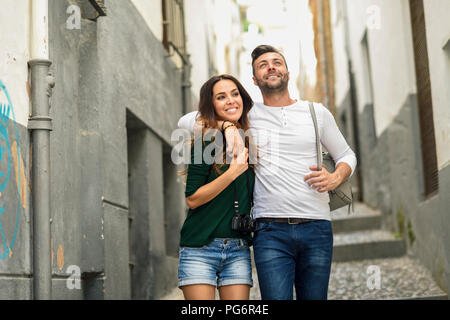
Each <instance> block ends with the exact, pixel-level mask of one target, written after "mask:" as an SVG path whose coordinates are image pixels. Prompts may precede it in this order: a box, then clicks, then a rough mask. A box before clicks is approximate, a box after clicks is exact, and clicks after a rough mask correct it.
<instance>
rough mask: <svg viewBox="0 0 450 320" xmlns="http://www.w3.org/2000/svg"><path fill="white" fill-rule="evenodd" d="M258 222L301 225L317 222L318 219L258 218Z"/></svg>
mask: <svg viewBox="0 0 450 320" xmlns="http://www.w3.org/2000/svg"><path fill="white" fill-rule="evenodd" d="M258 221H265V222H282V223H288V224H300V223H307V222H312V221H316V219H307V218H258V219H256V222H258Z"/></svg>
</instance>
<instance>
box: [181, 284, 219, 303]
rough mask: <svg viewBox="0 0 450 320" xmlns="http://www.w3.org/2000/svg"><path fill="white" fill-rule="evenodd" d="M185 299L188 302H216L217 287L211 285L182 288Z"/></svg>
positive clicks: (194, 285)
mask: <svg viewBox="0 0 450 320" xmlns="http://www.w3.org/2000/svg"><path fill="white" fill-rule="evenodd" d="M181 290H183V295H184V299H186V300H215V299H216V287H215V286H212V285H209V284H193V285H188V286H182V287H181Z"/></svg>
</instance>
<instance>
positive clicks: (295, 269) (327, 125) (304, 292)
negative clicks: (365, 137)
mask: <svg viewBox="0 0 450 320" xmlns="http://www.w3.org/2000/svg"><path fill="white" fill-rule="evenodd" d="M252 66H253V81H254V83H255V85H257V86H258V87H259V89H260V90H261V93H262V97H263V103H255V104H254V106H253V108H252V110H251V111H250V113H249V122H250V129H251V133H250V134H251V136H252V138H253V139H254V140H255V141H256V144H257V146H258V156H257V164H256V166H255V174H256V181H255V190H254V209H253V216H254V218H255V219H256V221H257V230H256V231H255V233H254V241H253V251H254V257H255V265H256V269H257V272H258V281H259V286H260V290H261V298H262V299H263V300H266V299H269V300H275V299H279V300H292V298H293V287H294V286H295V290H296V296H297V299H299V300H309V299H314V300H322V299H327V294H328V282H329V277H330V270H331V261H332V249H333V232H332V228H331V214H330V209H329V205H328V202H329V196H328V191H330V190H334V189H335V188H336V187H338V186H339V185H340V184H341V183H342V182H343V181H345V180H346V179H348V178H349V177H350V176H351V174H352V173H353V171H354V169H355V166H356V157H355V154H354V152H353V151H352V150H351V149H350V147H349V146H348V144H347V142H346V141H345V139H344V137H343V136H342V134H341V132H340V131H339V129H338V127H337V125H336V122H335V120H334V118H333V116H332V115H331V113H330V112H329V111H328V109H326V108H325V107H324V106H323V105H321V104H314V110H315V113H316V116H317V121H318V125H319V134H320V141H321V143H322V145H323V146H325V148H326V149H327V151H328V152H329V153H330V154H331V156H332V157H333V159H334V160H335V162H336V170H335V172H333V173H329V172H328V171H327V170H326V169H325V168H322V170H321V171H318V168H317V164H316V159H317V158H316V155H317V151H316V144H315V131H314V123H313V121H312V118H311V115H310V111H309V105H308V102H307V101H297V100H293V99H292V98H291V96H290V94H289V90H288V82H289V72H288V68H287V64H286V60H285V58H284V56H283V55H282V54H281V53H280V52H278V51H277V50H276V49H275V48H273V47H272V46H267V45H261V46H258V47H257V48H255V49H254V51H253V52H252ZM194 118H195V113H191V114H188V115H186V116H184V117H183V118H181V119H180V122H179V126H180V127H183V128H190V129H191V130H192V127H193V125H194V122H195V120H194ZM225 128H226V129H227V130H226V133H225V135H226V136H227V137H228V136H232V135H233V134H236V131H237V130H236V128H235V127H233V126H230V125H226V126H225Z"/></svg>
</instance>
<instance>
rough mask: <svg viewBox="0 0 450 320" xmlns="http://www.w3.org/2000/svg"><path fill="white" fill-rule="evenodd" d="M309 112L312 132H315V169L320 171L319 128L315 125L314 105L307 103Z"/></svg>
mask: <svg viewBox="0 0 450 320" xmlns="http://www.w3.org/2000/svg"><path fill="white" fill-rule="evenodd" d="M309 112H310V113H311V117H312V119H313V122H314V131H315V132H316V150H317V169H318V170H319V171H320V170H322V154H321V152H320V136H319V126H318V125H317V118H316V112H315V110H314V104H313V103H312V102H310V103H309Z"/></svg>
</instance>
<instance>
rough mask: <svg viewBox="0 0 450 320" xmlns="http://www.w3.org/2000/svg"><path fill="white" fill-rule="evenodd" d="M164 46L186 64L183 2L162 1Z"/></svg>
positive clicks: (177, 0)
mask: <svg viewBox="0 0 450 320" xmlns="http://www.w3.org/2000/svg"><path fill="white" fill-rule="evenodd" d="M162 11H163V45H164V47H165V48H166V50H167V52H169V54H170V55H174V54H175V55H177V56H178V58H179V60H181V63H182V64H186V63H187V62H186V37H185V32H184V6H183V0H162Z"/></svg>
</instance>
